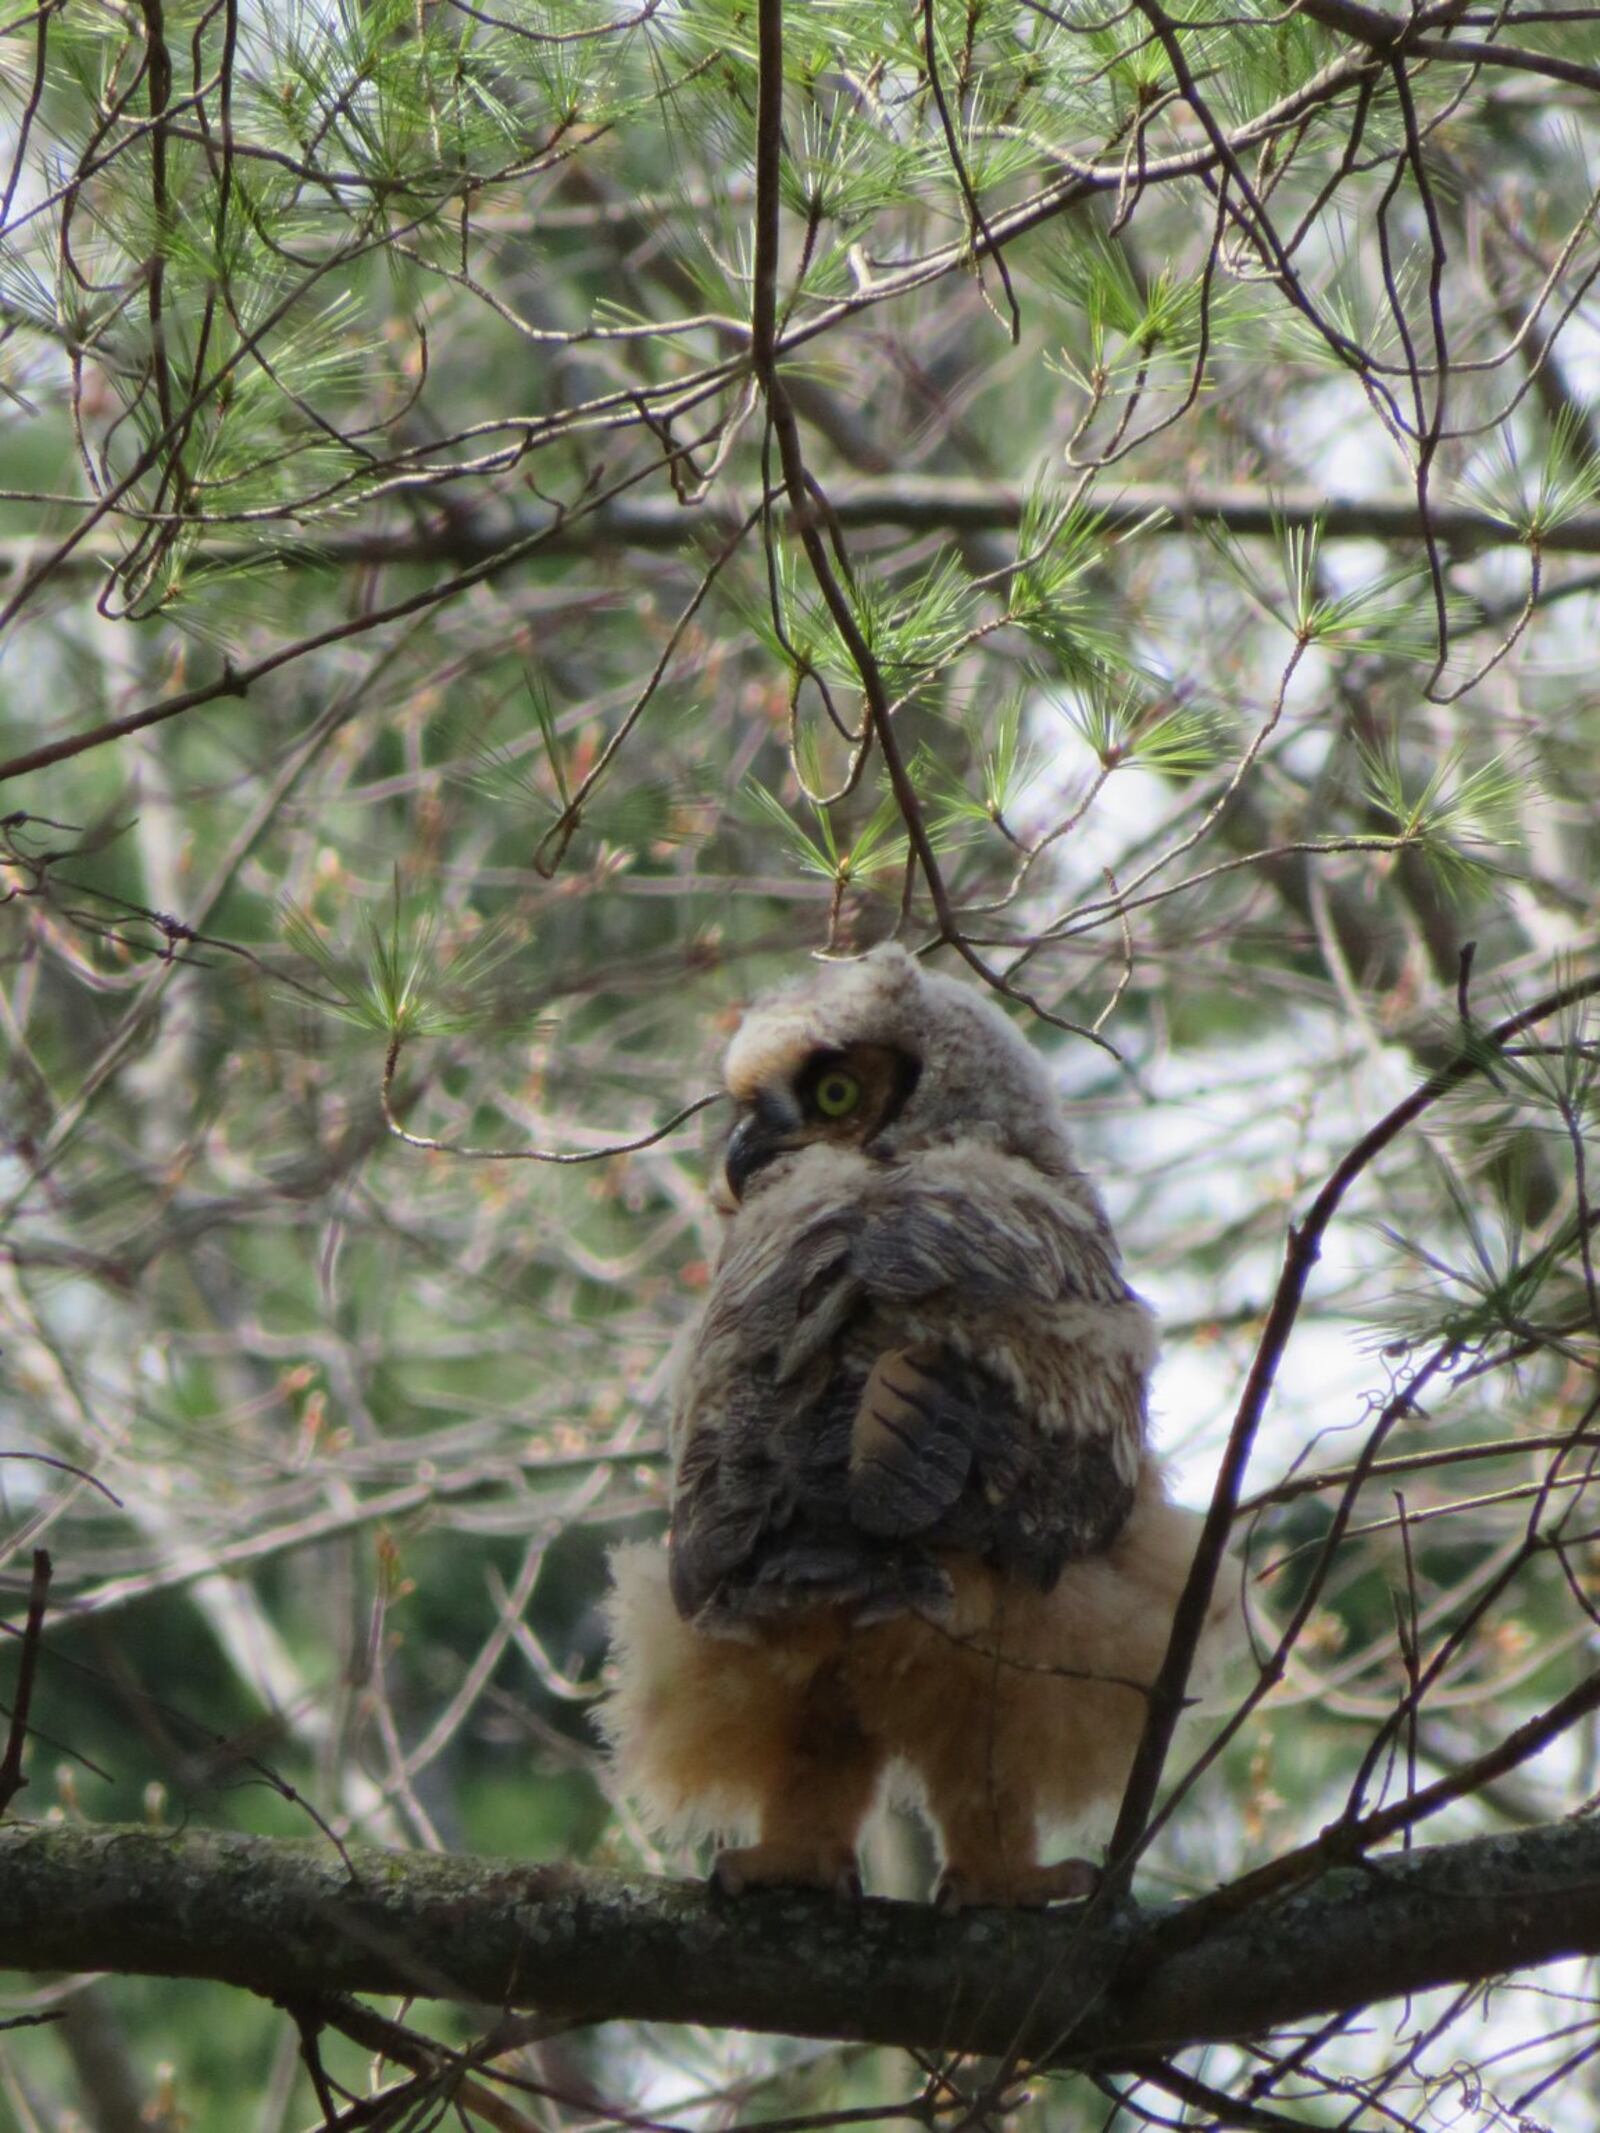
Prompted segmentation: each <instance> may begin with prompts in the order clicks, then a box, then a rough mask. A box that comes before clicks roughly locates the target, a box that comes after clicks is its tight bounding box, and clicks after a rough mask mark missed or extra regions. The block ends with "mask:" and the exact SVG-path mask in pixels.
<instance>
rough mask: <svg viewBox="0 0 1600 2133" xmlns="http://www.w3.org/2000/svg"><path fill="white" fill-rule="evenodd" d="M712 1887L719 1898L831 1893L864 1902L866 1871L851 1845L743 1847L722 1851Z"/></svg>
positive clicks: (712, 1877)
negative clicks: (762, 1892) (761, 1892)
mask: <svg viewBox="0 0 1600 2133" xmlns="http://www.w3.org/2000/svg"><path fill="white" fill-rule="evenodd" d="M711 1887H712V1889H713V1890H714V1891H715V1893H716V1894H717V1895H719V1896H743V1895H744V1894H745V1893H746V1891H747V1890H749V1889H826V1890H827V1891H828V1892H829V1894H830V1895H834V1896H838V1897H840V1898H841V1899H843V1900H845V1901H847V1902H851V1903H859V1902H860V1900H861V1869H860V1866H859V1865H858V1864H857V1861H856V1855H855V1852H854V1850H853V1849H852V1848H851V1847H850V1846H849V1845H847V1844H784V1843H766V1844H739V1845H733V1846H730V1847H729V1848H728V1849H726V1850H724V1851H720V1852H718V1854H717V1856H716V1860H715V1862H714V1863H713V1865H712V1868H711Z"/></svg>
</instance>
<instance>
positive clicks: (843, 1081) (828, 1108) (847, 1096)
mask: <svg viewBox="0 0 1600 2133" xmlns="http://www.w3.org/2000/svg"><path fill="white" fill-rule="evenodd" d="M855 1100H856V1084H855V1083H854V1082H853V1081H852V1080H851V1078H850V1076H849V1075H848V1074H827V1075H824V1077H823V1079H822V1080H821V1081H820V1082H818V1084H817V1109H818V1110H819V1111H822V1112H824V1113H825V1114H826V1115H827V1116H828V1117H829V1118H842V1117H843V1116H844V1114H845V1113H846V1112H847V1111H849V1110H852V1109H853V1108H854V1106H855Z"/></svg>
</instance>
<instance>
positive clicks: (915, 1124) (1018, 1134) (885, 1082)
mask: <svg viewBox="0 0 1600 2133" xmlns="http://www.w3.org/2000/svg"><path fill="white" fill-rule="evenodd" d="M724 1073H725V1078H726V1081H727V1086H728V1093H729V1095H730V1096H731V1097H732V1098H733V1100H734V1102H735V1104H736V1105H737V1106H738V1110H739V1116H738V1119H737V1121H736V1122H735V1125H734V1129H733V1134H732V1137H731V1139H730V1140H729V1143H728V1152H727V1166H726V1168H727V1185H728V1189H729V1191H730V1192H731V1193H732V1195H733V1197H734V1198H735V1199H736V1200H738V1199H742V1198H743V1197H744V1195H745V1193H746V1192H747V1191H748V1190H750V1189H751V1187H752V1184H753V1183H754V1181H755V1180H756V1179H757V1178H758V1177H759V1176H760V1174H761V1172H762V1171H764V1170H766V1169H767V1168H768V1167H769V1166H770V1165H771V1164H773V1163H774V1162H776V1161H777V1160H778V1159H779V1158H780V1157H782V1156H786V1155H790V1154H793V1153H795V1152H796V1151H797V1150H799V1149H802V1148H805V1147H808V1146H810V1145H812V1144H813V1143H817V1142H820V1143H824V1144H827V1145H831V1146H834V1147H841V1146H842V1147H853V1148H861V1149H864V1150H865V1151H866V1152H867V1153H869V1154H874V1155H880V1156H883V1157H885V1158H892V1157H894V1156H895V1155H898V1154H910V1153H912V1152H914V1151H915V1150H917V1149H921V1148H931V1147H937V1146H940V1145H950V1144H954V1143H957V1142H962V1143H967V1144H972V1143H976V1144H978V1145H979V1146H983V1145H987V1146H990V1147H993V1148H995V1149H996V1150H998V1151H1000V1152H1002V1153H1004V1154H1006V1155H1012V1156H1017V1157H1020V1158H1021V1159H1022V1160H1024V1161H1026V1162H1030V1163H1033V1164H1035V1165H1036V1166H1037V1167H1038V1168H1039V1169H1040V1170H1042V1171H1044V1172H1046V1173H1047V1174H1048V1175H1050V1176H1052V1177H1062V1176H1065V1175H1067V1174H1069V1173H1071V1172H1072V1171H1073V1170H1074V1169H1075V1167H1076V1166H1075V1164H1074V1162H1073V1157H1072V1145H1071V1142H1070V1140H1069V1138H1068V1135H1067V1129H1066V1125H1065V1123H1064V1121H1063V1119H1062V1116H1061V1107H1060V1104H1059V1102H1058V1100H1057V1097H1056V1094H1055V1090H1054V1089H1053V1087H1052V1086H1051V1082H1050V1077H1049V1075H1048V1073H1047V1072H1046V1070H1045V1066H1044V1062H1043V1061H1042V1060H1041V1059H1040V1057H1039V1056H1038V1054H1037V1053H1036V1052H1035V1051H1034V1050H1033V1049H1032V1047H1031V1046H1030V1045H1029V1044H1028V1042H1027V1040H1026V1039H1025V1038H1024V1037H1023V1036H1022V1035H1021V1034H1020V1033H1019V1032H1018V1031H1017V1030H1015V1029H1013V1027H1012V1026H1011V1024H1010V1023H1009V1022H1008V1021H1007V1020H1006V1017H1005V1015H1004V1014H1003V1013H1002V1012H1001V1011H1000V1009H999V1008H998V1007H997V1006H996V1005H995V1004H994V1003H993V1001H991V1000H990V999H988V998H986V997H985V996H984V995H983V994H982V993H981V992H979V991H977V990H976V989H975V988H974V987H972V986H969V985H965V984H962V983H961V982H960V981H959V980H958V979H955V978H947V977H944V976H941V975H940V974H939V973H938V972H937V971H931V970H925V969H924V968H923V967H922V965H921V964H920V963H918V962H917V961H915V959H914V958H913V957H911V956H909V955H908V954H907V953H906V951H905V950H904V949H903V948H899V947H895V946H893V945H886V946H884V947H881V948H874V949H873V950H872V952H871V953H870V954H869V955H865V956H863V957H862V958H861V959H860V961H859V962H853V963H828V964H824V965H822V966H821V967H820V968H819V969H817V970H816V971H814V972H813V973H812V974H811V975H809V976H807V977H805V978H803V979H801V980H800V981H798V982H797V983H796V984H793V985H789V986H785V987H784V988H783V989H782V990H780V991H778V992H774V993H769V994H768V995H767V996H766V997H765V998H764V999H761V1000H758V1001H757V1002H756V1003H755V1005H754V1006H753V1007H752V1008H751V1009H750V1010H749V1012H748V1013H747V1014H746V1016H745V1018H744V1020H743V1022H742V1023H741V1024H740V1025H739V1030H738V1034H737V1035H736V1036H735V1037H734V1040H733V1043H732V1044H731V1045H730V1046H729V1048H728V1056H727V1060H726V1063H725V1068H724Z"/></svg>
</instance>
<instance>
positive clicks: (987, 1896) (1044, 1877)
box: [933, 1859, 1100, 1911]
mask: <svg viewBox="0 0 1600 2133" xmlns="http://www.w3.org/2000/svg"><path fill="white" fill-rule="evenodd" d="M1099 1886H1100V1869H1099V1867H1097V1866H1096V1865H1095V1864H1094V1862H1093V1861H1092V1860H1090V1859H1058V1860H1057V1861H1056V1862H1055V1864H1054V1865H1053V1866H1023V1867H1017V1868H1013V1869H1007V1868H1005V1867H1003V1866H1000V1865H999V1864H998V1863H997V1862H996V1863H989V1862H985V1863H984V1864H983V1865H981V1866H980V1865H973V1866H956V1865H950V1866H947V1867H946V1868H945V1870H944V1872H943V1873H942V1874H941V1875H940V1876H939V1886H938V1888H937V1889H936V1890H935V1891H934V1897H933V1900H934V1902H935V1903H936V1904H937V1905H938V1906H939V1909H940V1910H941V1911H969V1910H972V1909H974V1908H975V1907H978V1906H981V1905H984V1904H1002V1905H1007V1906H1009V1905H1022V1906H1025V1907H1027V1908H1030V1909H1038V1908H1039V1907H1040V1906H1042V1905H1044V1904H1047V1903H1075V1902H1077V1901H1079V1900H1080V1899H1081V1898H1082V1897H1085V1896H1092V1895H1093V1894H1094V1892H1095V1890H1096V1889H1097V1888H1098V1887H1099Z"/></svg>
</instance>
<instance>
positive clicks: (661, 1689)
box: [601, 1544, 887, 1894]
mask: <svg viewBox="0 0 1600 2133" xmlns="http://www.w3.org/2000/svg"><path fill="white" fill-rule="evenodd" d="M611 1574H612V1588H613V1589H612V1597H611V1633H612V1648H613V1651H614V1653H615V1655H616V1663H617V1681H616V1687H615V1689H614V1690H613V1692H612V1694H611V1696H610V1697H609V1699H608V1700H607V1702H606V1704H605V1706H604V1708H603V1711H602V1714H601V1716H602V1723H603V1725H604V1727H605V1730H606V1733H607V1735H608V1736H609V1739H610V1742H611V1747H612V1753H613V1759H614V1762H615V1766H616V1769H617V1774H618V1777H619V1779H620V1780H621V1782H622V1784H623V1786H624V1787H625V1789H626V1790H627V1792H628V1793H629V1795H630V1796H631V1797H632V1798H633V1799H634V1800H636V1801H637V1802H638V1804H639V1806H640V1808H641V1809H642V1811H643V1812H644V1814H645V1815H646V1816H647V1817H648V1819H649V1820H650V1821H651V1823H652V1824H653V1825H654V1826H655V1827H657V1828H659V1829H662V1830H664V1831H667V1832H669V1833H670V1834H672V1835H674V1836H680V1837H692V1836H701V1835H705V1834H707V1833H710V1832H714V1833H716V1834H717V1835H719V1836H723V1835H737V1836H753V1837H755V1838H757V1840H758V1841H756V1842H755V1843H752V1844H744V1845H737V1846H735V1847H733V1848H732V1849H728V1850H724V1851H723V1852H722V1853H721V1854H720V1855H719V1857H718V1860H717V1866H716V1873H715V1878H716V1881H717V1884H718V1886H719V1887H721V1888H722V1889H724V1890H725V1891H727V1892H728V1893H729V1894H734V1893H736V1892H737V1891H739V1890H741V1889H746V1888H759V1887H768V1886H774V1885H778V1884H787V1885H791V1886H794V1885H798V1886H801V1887H806V1888H824V1889H835V1890H839V1891H840V1892H842V1893H848V1892H851V1891H854V1890H855V1889H856V1888H857V1887H858V1886H859V1880H858V1876H857V1870H856V1839H857V1837H858V1835H859V1833H860V1830H861V1826H862V1824H863V1823H864V1822H865V1821H866V1819H867V1816H868V1815H869V1814H870V1813H871V1811H872V1807H873V1803H874V1800H875V1798H876V1795H877V1790H878V1783H879V1779H880V1777H881V1775H882V1772H883V1768H884V1764H885V1761H886V1759H887V1755H886V1750H885V1749H884V1748H883V1746H882V1745H881V1743H878V1742H875V1741H870V1740H868V1738H867V1737H866V1735H865V1733H864V1732H863V1730H862V1728H861V1726H860V1725H859V1723H858V1722H857V1720H856V1717H855V1714H854V1711H853V1709H852V1707H851V1705H850V1703H849V1701H848V1699H847V1697H846V1696H845V1694H844V1691H843V1689H842V1686H841V1683H840V1679H839V1653H840V1651H841V1649H842V1647H843V1644H844V1640H845V1636H846V1627H845V1624H844V1623H843V1621H842V1620H840V1621H833V1620H820V1619H818V1620H810V1621H807V1622H806V1623H803V1624H800V1625H797V1626H796V1627H795V1628H794V1629H792V1630H790V1631H786V1632H785V1634H784V1635H782V1636H781V1637H777V1636H773V1637H766V1636H763V1637H762V1638H761V1639H760V1640H759V1641H757V1640H754V1639H752V1640H751V1641H748V1642H746V1641H745V1640H743V1639H739V1638H733V1637H712V1636H707V1635H705V1634H703V1633H702V1632H701V1631H699V1630H696V1629H694V1628H692V1627H691V1626H690V1625H689V1624H688V1623H686V1622H684V1621H682V1620H681V1619H680V1617H679V1616H678V1613H677V1611H676V1609H675V1608H674V1607H673V1604H672V1599H671V1594H670V1592H669V1590H668V1584H667V1560H666V1556H665V1553H664V1552H663V1550H662V1549H660V1548H659V1547H655V1546H650V1545H645V1544H639V1545H634V1546H629V1547H624V1548H619V1549H617V1550H616V1551H615V1553H614V1554H613V1556H612V1558H611Z"/></svg>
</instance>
